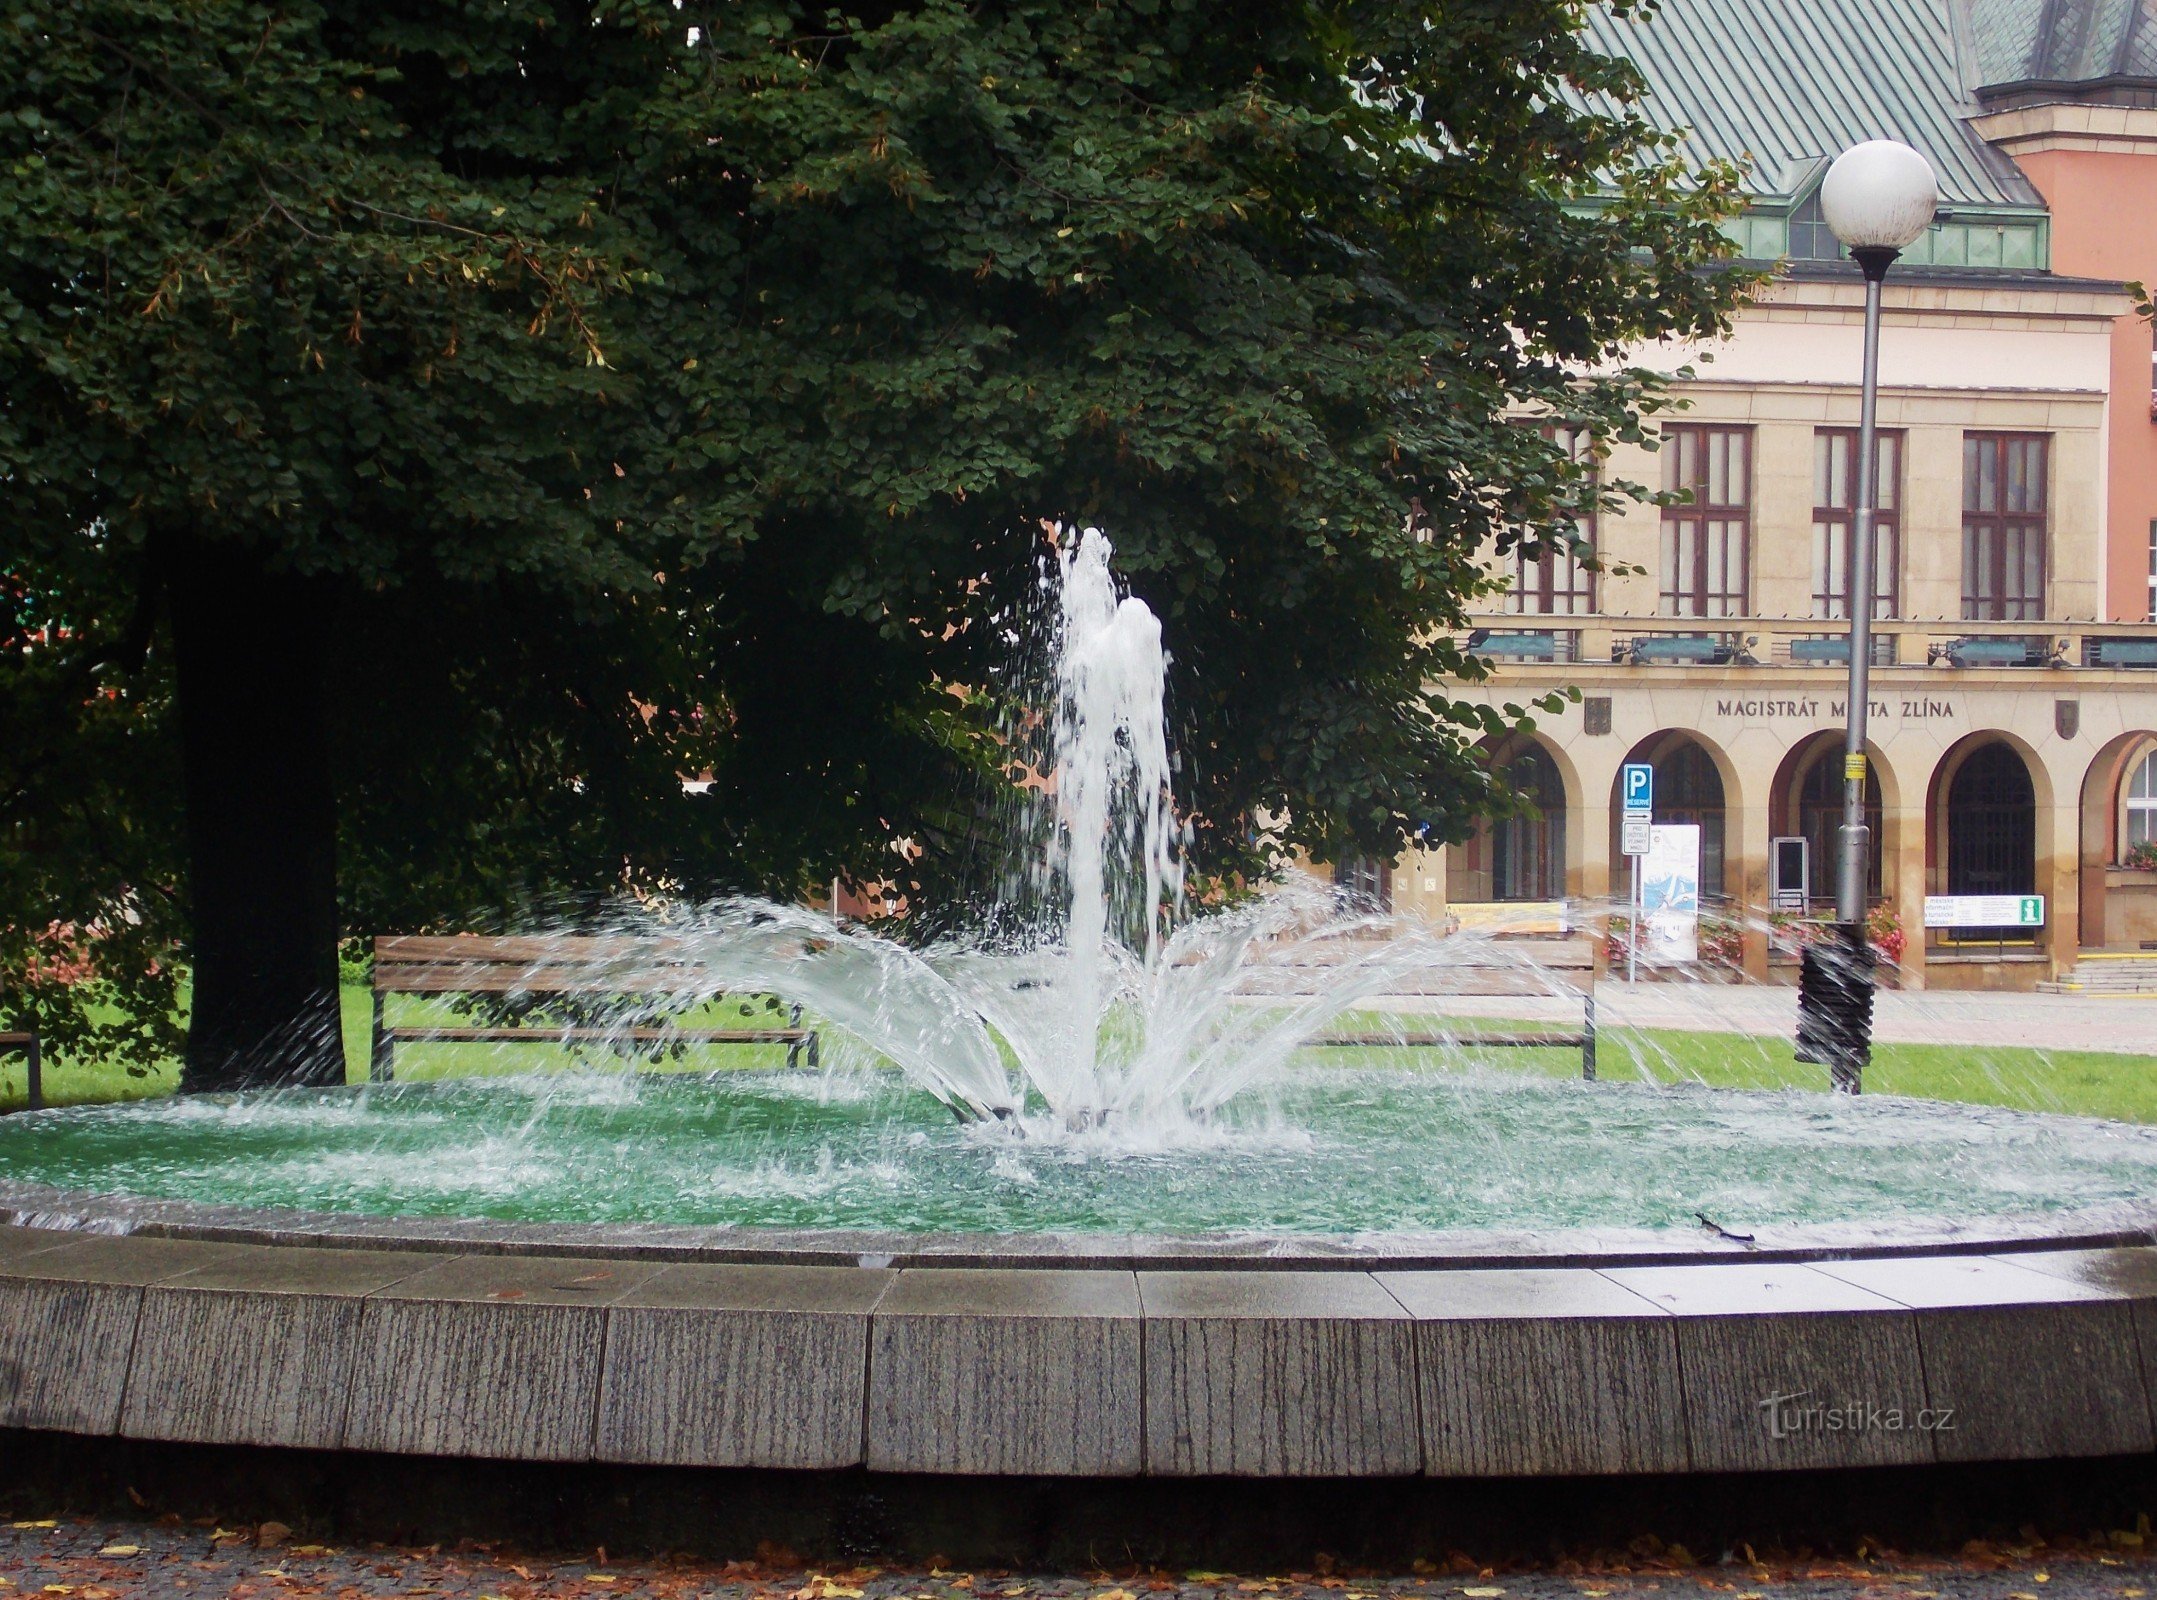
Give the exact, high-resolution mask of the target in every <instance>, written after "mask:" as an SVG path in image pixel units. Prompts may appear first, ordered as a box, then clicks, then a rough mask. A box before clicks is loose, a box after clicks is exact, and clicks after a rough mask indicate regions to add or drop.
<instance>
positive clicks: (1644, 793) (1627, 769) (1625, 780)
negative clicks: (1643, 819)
mask: <svg viewBox="0 0 2157 1600" xmlns="http://www.w3.org/2000/svg"><path fill="white" fill-rule="evenodd" d="M1621 773H1622V775H1621V777H1620V779H1619V782H1618V792H1619V793H1620V794H1622V795H1623V796H1624V797H1625V805H1624V809H1625V810H1627V811H1652V810H1654V809H1655V769H1654V768H1653V767H1651V766H1649V765H1648V763H1647V762H1645V761H1628V762H1626V764H1625V766H1624V767H1623V768H1622V769H1621Z"/></svg>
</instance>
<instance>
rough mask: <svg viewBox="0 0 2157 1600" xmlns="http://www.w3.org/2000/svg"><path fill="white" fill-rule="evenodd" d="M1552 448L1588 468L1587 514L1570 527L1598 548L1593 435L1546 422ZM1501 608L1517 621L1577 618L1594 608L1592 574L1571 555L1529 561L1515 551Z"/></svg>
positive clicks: (1550, 552) (1554, 553)
mask: <svg viewBox="0 0 2157 1600" xmlns="http://www.w3.org/2000/svg"><path fill="white" fill-rule="evenodd" d="M1536 431H1537V432H1539V433H1540V434H1542V436H1543V437H1544V438H1546V439H1548V440H1550V441H1551V442H1552V443H1554V444H1560V445H1562V446H1563V447H1564V448H1565V450H1566V451H1567V452H1568V453H1569V454H1570V455H1571V456H1572V458H1573V459H1574V460H1575V461H1580V462H1584V463H1585V464H1586V465H1587V469H1588V481H1587V485H1586V487H1587V491H1588V505H1587V509H1586V510H1585V511H1583V512H1582V513H1581V514H1580V515H1579V516H1577V517H1575V518H1574V519H1573V520H1574V528H1575V530H1576V532H1577V533H1578V536H1579V537H1580V539H1581V540H1582V541H1583V542H1585V543H1586V544H1587V546H1588V548H1589V550H1591V551H1599V550H1601V548H1602V544H1601V542H1600V537H1599V530H1598V528H1597V526H1596V513H1595V485H1596V482H1597V477H1596V462H1595V442H1594V436H1593V435H1592V434H1590V433H1589V432H1588V430H1587V429H1586V428H1584V427H1581V426H1579V425H1578V424H1575V423H1564V422H1546V423H1544V424H1542V425H1541V426H1540V427H1539V428H1538V429H1537V430H1536ZM1505 609H1506V610H1507V611H1509V612H1512V613H1514V614H1516V615H1519V616H1536V617H1555V616H1581V615H1583V614H1585V613H1588V612H1592V611H1593V610H1594V609H1595V572H1594V570H1593V569H1592V568H1589V567H1584V566H1582V565H1581V564H1580V558H1579V557H1578V556H1577V555H1575V554H1574V553H1573V552H1572V551H1571V550H1560V549H1550V548H1546V549H1545V550H1543V551H1542V553H1541V554H1539V555H1534V556H1531V555H1529V554H1528V553H1527V552H1526V551H1525V550H1518V549H1516V550H1515V551H1514V552H1513V570H1512V576H1511V578H1510V580H1509V581H1508V582H1507V584H1506V590H1505Z"/></svg>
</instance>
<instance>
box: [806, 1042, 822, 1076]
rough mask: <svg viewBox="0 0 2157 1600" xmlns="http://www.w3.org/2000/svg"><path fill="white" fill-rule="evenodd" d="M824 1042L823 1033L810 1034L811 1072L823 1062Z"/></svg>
mask: <svg viewBox="0 0 2157 1600" xmlns="http://www.w3.org/2000/svg"><path fill="white" fill-rule="evenodd" d="M823 1044H824V1036H823V1035H822V1034H821V1033H812V1034H810V1035H809V1070H810V1071H811V1072H814V1071H815V1070H816V1069H817V1068H818V1067H819V1066H821V1065H822V1064H823V1057H824V1051H823Z"/></svg>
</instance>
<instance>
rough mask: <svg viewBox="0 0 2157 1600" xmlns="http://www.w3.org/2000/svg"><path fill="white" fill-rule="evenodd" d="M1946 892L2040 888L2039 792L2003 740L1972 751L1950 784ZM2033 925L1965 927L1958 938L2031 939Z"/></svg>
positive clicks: (1974, 940) (2009, 891)
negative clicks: (2038, 886) (2026, 926)
mask: <svg viewBox="0 0 2157 1600" xmlns="http://www.w3.org/2000/svg"><path fill="white" fill-rule="evenodd" d="M1947 892H1948V893H1949V894H2013V895H2024V894H2035V893H2036V892H2037V791H2036V789H2035V788H2034V787H2033V786H2032V784H2031V783H2030V769H2029V768H2028V767H2026V766H2024V765H2023V764H2022V758H2021V757H2020V756H2018V755H2016V754H2015V752H2014V750H2013V749H2012V748H2010V747H2009V746H2007V745H2005V744H1997V743H1995V744H1987V745H1980V746H1979V747H1978V748H1977V749H1975V750H1973V751H1971V752H1970V754H1969V755H1968V756H1967V757H1966V758H1965V759H1964V761H1963V763H1962V765H1961V766H1959V767H1957V768H1956V769H1955V776H1954V778H1953V780H1952V781H1951V782H1950V783H1949V784H1948V787H1947ZM2036 937H2037V930H2036V929H2034V928H1964V929H1960V930H1958V932H1957V934H1956V940H1957V942H1958V943H1969V944H1992V943H2008V942H2013V943H2021V944H2028V943H2030V942H2032V941H2033V940H2035V938H2036Z"/></svg>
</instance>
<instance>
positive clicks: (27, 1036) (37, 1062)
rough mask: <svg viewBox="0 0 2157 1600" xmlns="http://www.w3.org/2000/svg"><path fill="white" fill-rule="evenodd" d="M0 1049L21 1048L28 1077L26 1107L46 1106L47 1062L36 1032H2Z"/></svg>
mask: <svg viewBox="0 0 2157 1600" xmlns="http://www.w3.org/2000/svg"><path fill="white" fill-rule="evenodd" d="M0 1050H20V1051H21V1052H22V1059H23V1066H24V1068H25V1076H26V1078H27V1087H28V1090H29V1092H28V1094H27V1096H26V1097H25V1100H26V1107H25V1108H26V1109H27V1110H31V1111H42V1110H44V1108H45V1062H44V1056H43V1054H42V1053H41V1051H40V1049H39V1047H38V1042H37V1035H36V1034H34V1033H0Z"/></svg>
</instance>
